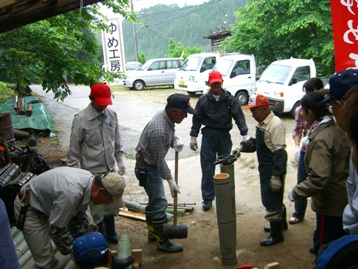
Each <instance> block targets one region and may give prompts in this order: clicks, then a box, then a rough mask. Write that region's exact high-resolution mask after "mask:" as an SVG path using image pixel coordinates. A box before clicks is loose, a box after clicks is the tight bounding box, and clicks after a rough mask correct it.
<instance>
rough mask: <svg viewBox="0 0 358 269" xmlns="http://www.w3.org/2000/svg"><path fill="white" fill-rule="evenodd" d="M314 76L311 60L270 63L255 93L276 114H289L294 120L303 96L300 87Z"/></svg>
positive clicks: (258, 82)
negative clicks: (264, 99) (265, 101)
mask: <svg viewBox="0 0 358 269" xmlns="http://www.w3.org/2000/svg"><path fill="white" fill-rule="evenodd" d="M315 76H316V65H315V63H314V61H313V59H297V58H292V57H291V58H290V59H286V60H278V61H274V62H272V63H271V64H270V65H269V66H268V67H267V68H266V69H265V71H264V72H263V73H262V75H261V77H260V79H259V80H258V81H257V83H256V93H259V94H262V95H264V96H266V97H267V99H268V100H269V101H270V108H271V109H272V111H273V112H275V113H277V114H281V113H290V116H291V117H292V118H295V111H296V108H297V107H299V106H300V100H301V98H302V97H303V95H304V94H305V93H304V92H303V91H302V86H303V84H304V83H305V82H306V80H307V79H309V78H312V77H315Z"/></svg>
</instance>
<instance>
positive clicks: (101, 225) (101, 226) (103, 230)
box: [97, 220, 107, 240]
mask: <svg viewBox="0 0 358 269" xmlns="http://www.w3.org/2000/svg"><path fill="white" fill-rule="evenodd" d="M97 226H98V232H99V233H101V234H102V235H103V237H104V238H105V239H106V240H107V232H106V226H104V222H103V220H102V221H101V222H99V223H97Z"/></svg>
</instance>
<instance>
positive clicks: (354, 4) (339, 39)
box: [331, 0, 358, 72]
mask: <svg viewBox="0 0 358 269" xmlns="http://www.w3.org/2000/svg"><path fill="white" fill-rule="evenodd" d="M331 12H332V27H333V40H334V58H335V65H336V72H339V71H342V70H344V69H347V68H358V1H357V0H331Z"/></svg>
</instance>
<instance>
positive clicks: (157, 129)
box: [136, 110, 175, 179]
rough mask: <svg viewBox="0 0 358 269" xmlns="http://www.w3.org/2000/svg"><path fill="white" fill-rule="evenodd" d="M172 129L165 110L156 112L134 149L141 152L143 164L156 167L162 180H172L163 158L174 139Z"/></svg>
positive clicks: (172, 124) (172, 125)
mask: <svg viewBox="0 0 358 269" xmlns="http://www.w3.org/2000/svg"><path fill="white" fill-rule="evenodd" d="M174 127H175V125H174V123H173V122H171V121H170V119H169V118H168V116H167V114H166V113H165V110H163V111H160V112H158V113H157V114H156V115H155V116H154V117H153V118H152V119H151V120H150V121H149V122H148V124H147V125H146V126H145V128H144V130H143V132H142V134H141V136H140V139H139V143H138V145H137V147H136V150H137V151H138V150H142V151H143V157H144V162H145V163H146V164H148V165H153V166H155V167H157V168H158V171H159V174H160V176H161V177H162V178H163V179H169V178H173V176H172V174H171V171H170V169H169V167H168V165H167V162H166V161H165V159H164V158H165V156H166V155H167V153H168V150H169V148H170V147H171V146H172V145H173V142H174V139H175V136H174V133H175V130H174Z"/></svg>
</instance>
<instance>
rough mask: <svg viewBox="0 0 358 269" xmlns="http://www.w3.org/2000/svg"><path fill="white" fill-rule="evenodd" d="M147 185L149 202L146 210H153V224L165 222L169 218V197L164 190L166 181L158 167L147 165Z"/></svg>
mask: <svg viewBox="0 0 358 269" xmlns="http://www.w3.org/2000/svg"><path fill="white" fill-rule="evenodd" d="M147 169H148V170H147V176H146V185H145V187H144V189H145V191H146V193H147V195H148V204H147V206H146V208H145V211H147V212H152V222H153V224H163V223H164V222H166V220H167V213H166V209H167V206H168V201H167V197H166V196H165V192H164V182H166V180H163V179H162V178H161V176H160V175H159V172H158V169H157V168H154V167H153V166H147Z"/></svg>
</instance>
